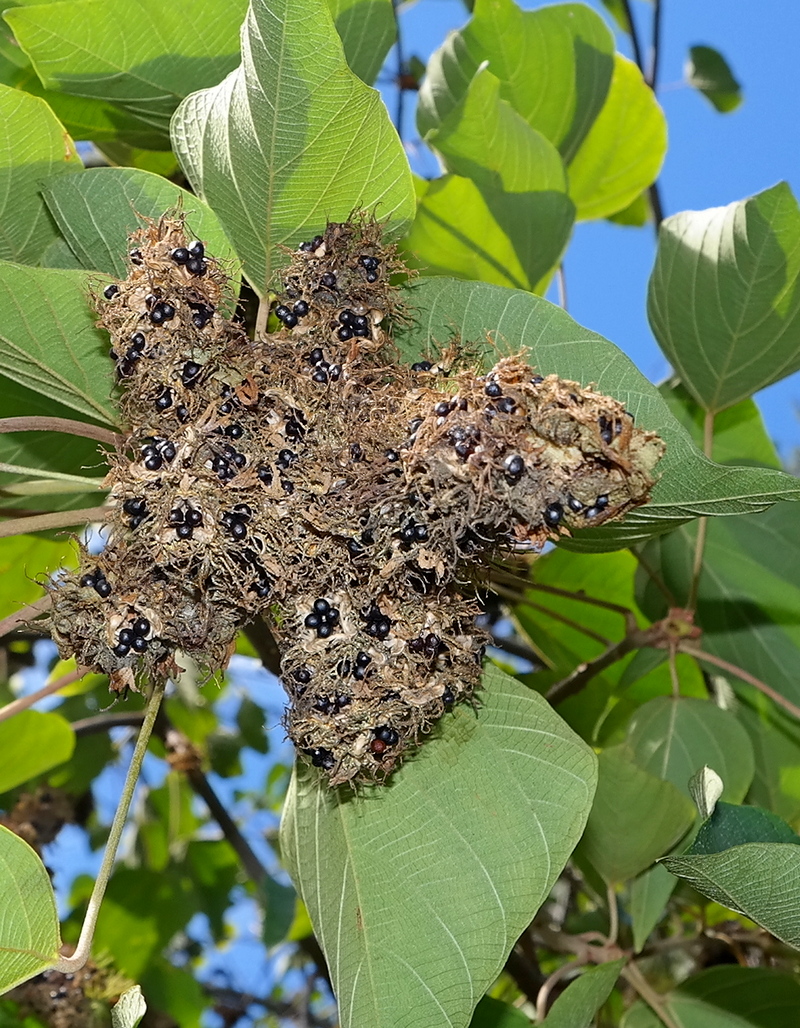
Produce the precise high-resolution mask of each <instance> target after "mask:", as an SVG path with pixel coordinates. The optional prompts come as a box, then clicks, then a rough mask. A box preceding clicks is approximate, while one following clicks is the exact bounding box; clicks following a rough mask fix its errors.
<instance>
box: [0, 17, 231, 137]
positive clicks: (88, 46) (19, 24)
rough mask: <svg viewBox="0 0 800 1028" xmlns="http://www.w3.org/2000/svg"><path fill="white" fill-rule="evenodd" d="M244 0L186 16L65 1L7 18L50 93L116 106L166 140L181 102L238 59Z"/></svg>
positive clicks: (225, 70) (216, 78)
mask: <svg viewBox="0 0 800 1028" xmlns="http://www.w3.org/2000/svg"><path fill="white" fill-rule="evenodd" d="M244 11H245V6H244V0H204V2H203V3H200V4H196V5H195V7H193V8H192V11H191V31H187V28H188V27H189V26H188V25H187V13H186V11H185V10H184V9H183V8H182V7H180V5H171V4H167V5H165V4H163V3H162V2H161V0H136V2H135V3H131V2H130V0H66V2H62V3H43V4H36V5H33V6H30V7H17V8H14V9H12V10H10V11H7V12H6V15H5V17H6V21H7V22H8V23H9V24H10V25H11V28H12V29H13V31H14V35H15V37H16V39H17V41H18V42H19V45H20V46H21V47H22V49H23V50H24V51H25V53H26V54H27V55H28V56H29V57H30V59H31V61H32V63H33V66H34V68H35V69H36V71H37V73H38V75H39V77H40V78H41V80H42V82H43V83H44V85H45V86H46V87H47V88H48V89H53V90H61V91H63V92H65V93H71V94H73V95H74V96H82V97H89V98H92V99H99V100H106V101H111V102H112V103H114V104H115V105H116V106H118V107H119V108H121V109H122V110H123V111H124V112H126V113H128V114H130V115H133V116H134V117H135V118H137V119H138V120H139V121H140V122H142V123H144V124H145V125H148V126H150V127H151V128H154V129H157V130H158V131H159V132H160V133H163V134H164V136H166V134H167V132H168V128H169V118H170V115H171V114H172V112H173V111H174V109H175V107H176V106H177V105H178V103H179V102H180V100H181V99H182V98H183V97H185V96H187V95H188V94H189V93H191V92H192V91H193V90H195V89H201V88H202V87H203V86H207V85H210V84H211V83H213V82H219V80H220V79H221V78H222V77H223V76H224V75H226V74H227V73H228V72H229V71H230V70H231V69H232V68H234V67H235V66H236V63H237V61H238V59H239V47H238V38H237V28H238V26H239V25H240V24H241V20H242V18H243V17H244Z"/></svg>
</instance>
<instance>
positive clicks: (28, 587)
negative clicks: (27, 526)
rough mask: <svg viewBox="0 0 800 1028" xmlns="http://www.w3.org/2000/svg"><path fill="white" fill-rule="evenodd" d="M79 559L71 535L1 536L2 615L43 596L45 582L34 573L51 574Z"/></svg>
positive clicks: (2, 616)
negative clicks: (38, 580) (42, 584)
mask: <svg viewBox="0 0 800 1028" xmlns="http://www.w3.org/2000/svg"><path fill="white" fill-rule="evenodd" d="M75 563H76V555H75V547H74V544H73V543H72V542H71V541H70V540H69V539H64V538H63V537H59V538H58V539H43V538H42V537H41V536H38V535H15V536H7V537H6V538H4V539H0V578H2V580H3V591H2V593H0V618H4V617H8V615H9V614H13V613H14V612H15V611H17V610H21V609H22V608H23V607H25V606H27V605H28V604H29V603H33V602H34V600H38V599H41V597H42V595H43V591H42V586H41V585H40V584H39V582H37V581H36V578H35V576H36V575H41V574H42V573H43V572H44V573H47V572H49V573H50V574H52V573H53V572H55V571H57V570H58V569H59V568H60V567H63V566H65V565H66V566H73V565H74V564H75Z"/></svg>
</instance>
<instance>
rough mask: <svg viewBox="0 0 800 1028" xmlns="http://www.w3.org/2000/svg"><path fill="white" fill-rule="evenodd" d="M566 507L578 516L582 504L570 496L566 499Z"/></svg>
mask: <svg viewBox="0 0 800 1028" xmlns="http://www.w3.org/2000/svg"><path fill="white" fill-rule="evenodd" d="M567 506H568V507H569V509H570V510H571V511H574V512H575V513H576V514H579V513H580V512H581V511H582V510H583V504H582V503H581V501H580V500H579V499H577V497H575V496H572V495H571V494H570V495H569V496H568V497H567Z"/></svg>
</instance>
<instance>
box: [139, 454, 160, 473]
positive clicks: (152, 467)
mask: <svg viewBox="0 0 800 1028" xmlns="http://www.w3.org/2000/svg"><path fill="white" fill-rule="evenodd" d="M163 464H164V461H163V459H162V457H161V455H160V454H158V453H151V454H150V455H149V456H148V457H147V458H146V459H145V462H144V466H145V467H146V468H147V470H148V471H158V470H159V468H161V467H162V466H163Z"/></svg>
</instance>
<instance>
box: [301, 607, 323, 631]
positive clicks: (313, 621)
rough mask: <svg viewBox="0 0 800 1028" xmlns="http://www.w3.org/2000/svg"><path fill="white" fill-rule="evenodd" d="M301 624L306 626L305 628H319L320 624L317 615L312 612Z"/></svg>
mask: <svg viewBox="0 0 800 1028" xmlns="http://www.w3.org/2000/svg"><path fill="white" fill-rule="evenodd" d="M303 624H304V625H305V626H306V628H319V626H320V625H321V624H322V622H321V621H320V616H319V614H315V613H314V612H313V611H312V612H311V613H310V614H306V616H305V620H304V621H303Z"/></svg>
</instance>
